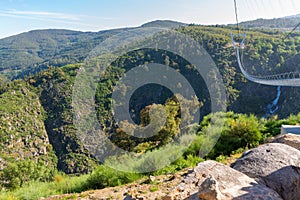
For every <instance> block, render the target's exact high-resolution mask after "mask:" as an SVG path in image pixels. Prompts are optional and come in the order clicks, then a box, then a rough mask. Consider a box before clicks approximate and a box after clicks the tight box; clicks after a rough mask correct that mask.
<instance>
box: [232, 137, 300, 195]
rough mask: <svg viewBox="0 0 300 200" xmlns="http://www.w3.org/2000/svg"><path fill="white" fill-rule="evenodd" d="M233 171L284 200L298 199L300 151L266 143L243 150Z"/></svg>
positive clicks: (299, 188) (234, 164)
mask: <svg viewBox="0 0 300 200" xmlns="http://www.w3.org/2000/svg"><path fill="white" fill-rule="evenodd" d="M231 167H233V168H234V169H236V170H238V171H240V172H242V173H244V174H246V175H248V176H249V177H251V178H254V179H255V180H256V181H257V182H258V183H260V184H264V185H266V186H267V187H270V188H272V189H273V190H275V191H276V192H277V193H278V194H279V195H280V196H281V197H282V198H283V199H285V200H299V199H300V151H298V150H297V149H295V148H293V147H290V146H288V145H285V144H280V143H270V144H265V145H261V146H259V147H257V148H255V149H252V150H250V151H247V152H245V153H244V154H243V156H242V157H241V158H239V159H238V160H237V161H236V162H235V163H233V164H232V165H231Z"/></svg>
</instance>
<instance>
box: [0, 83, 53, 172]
mask: <svg viewBox="0 0 300 200" xmlns="http://www.w3.org/2000/svg"><path fill="white" fill-rule="evenodd" d="M27 158H29V159H35V160H36V161H38V160H43V161H45V162H46V163H47V165H48V166H51V167H52V168H54V167H55V166H56V156H55V154H54V152H53V150H52V146H51V144H50V143H49V139H48V135H47V132H46V129H45V126H44V111H43V107H42V106H41V104H40V102H39V98H38V96H37V95H36V94H35V93H34V92H32V88H31V87H30V86H29V85H27V84H26V83H24V82H23V81H17V82H14V83H11V84H8V85H6V86H3V87H1V91H0V169H1V168H4V166H5V165H6V163H7V162H9V161H10V160H24V159H27Z"/></svg>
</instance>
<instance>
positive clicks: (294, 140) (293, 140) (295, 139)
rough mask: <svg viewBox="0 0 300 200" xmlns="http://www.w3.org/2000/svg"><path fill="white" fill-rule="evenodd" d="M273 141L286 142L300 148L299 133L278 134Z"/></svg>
mask: <svg viewBox="0 0 300 200" xmlns="http://www.w3.org/2000/svg"><path fill="white" fill-rule="evenodd" d="M273 142H274V143H281V144H286V145H288V146H291V147H294V148H295V149H298V150H300V135H296V134H290V133H289V134H284V135H279V136H278V137H276V138H275V139H274V140H273Z"/></svg>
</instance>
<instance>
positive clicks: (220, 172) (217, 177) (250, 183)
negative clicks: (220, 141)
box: [163, 161, 282, 200]
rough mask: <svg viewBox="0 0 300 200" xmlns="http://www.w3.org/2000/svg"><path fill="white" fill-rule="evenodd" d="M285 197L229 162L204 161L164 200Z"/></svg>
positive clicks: (237, 199)
mask: <svg viewBox="0 0 300 200" xmlns="http://www.w3.org/2000/svg"><path fill="white" fill-rule="evenodd" d="M266 198H268V199H270V200H271V199H274V200H275V199H278V200H279V199H282V198H281V197H280V196H279V195H278V194H277V193H276V192H275V191H274V190H272V189H270V188H268V187H266V186H265V185H263V184H259V183H258V182H256V181H255V180H254V179H252V178H250V177H248V176H246V175H245V174H243V173H241V172H239V171H236V170H234V169H232V168H230V167H229V166H226V165H224V164H221V163H218V162H215V161H206V162H203V163H200V164H199V165H198V166H197V167H196V168H195V169H194V170H193V171H192V172H191V173H189V174H188V175H187V177H186V178H184V179H183V181H182V182H181V183H180V184H179V185H178V186H177V187H176V188H175V189H174V190H173V191H172V192H171V193H170V194H169V195H168V196H166V197H164V198H163V199H164V200H175V199H176V200H181V199H189V200H192V199H203V200H227V199H228V200H229V199H235V200H239V199H240V200H242V199H243V200H245V199H249V200H250V199H251V200H252V199H266Z"/></svg>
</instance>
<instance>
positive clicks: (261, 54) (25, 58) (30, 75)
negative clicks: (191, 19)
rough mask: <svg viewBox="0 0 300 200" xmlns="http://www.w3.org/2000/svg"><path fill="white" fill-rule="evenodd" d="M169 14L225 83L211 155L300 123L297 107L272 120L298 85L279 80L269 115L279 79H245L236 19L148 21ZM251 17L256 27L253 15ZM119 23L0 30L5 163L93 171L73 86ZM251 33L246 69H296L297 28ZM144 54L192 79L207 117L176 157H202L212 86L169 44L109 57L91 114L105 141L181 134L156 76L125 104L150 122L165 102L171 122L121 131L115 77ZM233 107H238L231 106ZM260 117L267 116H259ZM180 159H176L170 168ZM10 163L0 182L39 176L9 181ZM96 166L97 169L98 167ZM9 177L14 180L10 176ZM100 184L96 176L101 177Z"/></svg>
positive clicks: (136, 143) (0, 135) (150, 146)
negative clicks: (1, 33) (97, 27)
mask: <svg viewBox="0 0 300 200" xmlns="http://www.w3.org/2000/svg"><path fill="white" fill-rule="evenodd" d="M249 23H250V22H249ZM251 23H252V22H251ZM276 23H279V21H277V22H276ZM165 24H167V25H168V26H171V27H174V25H176V26H177V25H178V26H177V28H176V30H177V31H179V32H181V33H184V34H186V35H187V36H190V37H192V38H193V39H194V40H195V41H197V42H198V43H199V45H201V46H203V47H204V49H205V50H206V51H207V52H208V53H209V55H210V56H211V57H212V59H213V61H214V62H215V64H216V65H217V67H218V69H219V71H220V73H221V76H222V81H223V82H224V85H225V90H226V97H227V102H226V105H227V111H229V112H228V113H226V114H220V113H219V114H217V115H219V117H220V118H226V123H225V126H226V129H224V130H223V131H222V134H221V139H220V142H219V143H218V144H217V145H216V147H215V148H214V150H213V151H212V152H210V154H209V155H208V156H209V158H213V159H216V158H218V157H219V156H222V155H226V156H229V155H230V154H231V153H232V152H233V151H236V150H238V149H239V148H248V147H251V146H256V145H258V144H259V143H261V142H262V141H263V139H265V138H266V137H268V136H270V135H276V134H278V133H279V129H278V127H279V126H280V124H281V123H284V122H287V123H290V124H296V123H299V116H297V117H296V116H293V117H291V118H290V119H289V120H286V121H284V120H283V121H279V122H278V123H277V121H276V120H275V119H277V118H285V117H288V116H290V115H291V114H298V113H299V112H300V100H299V99H298V98H296V97H297V96H298V95H299V94H300V89H298V88H292V87H286V88H281V97H280V99H279V102H278V105H276V106H278V110H277V111H276V112H275V115H269V113H268V109H269V108H268V104H270V103H271V102H272V101H273V100H274V99H275V97H276V95H277V88H276V87H270V86H263V85H258V84H255V83H252V82H248V81H247V80H245V78H244V77H243V75H242V74H241V72H240V69H239V68H238V67H237V60H236V57H235V54H234V50H233V48H232V43H231V38H230V33H231V32H236V30H234V28H232V27H231V26H201V25H189V26H183V24H181V23H178V24H177V23H174V22H163V21H158V22H155V23H149V24H146V25H144V26H145V27H148V26H164V25H165ZM254 26H256V27H258V26H257V25H255V23H254ZM279 28H281V27H279ZM121 31H123V30H122V29H119V30H112V31H102V32H98V33H82V32H74V31H67V30H43V31H32V32H28V33H24V34H20V35H17V36H13V37H9V38H6V39H3V40H0V57H1V58H2V59H1V61H0V67H1V77H0V83H1V85H0V119H1V120H0V140H1V143H0V147H1V148H0V168H1V169H5V168H7V169H10V168H9V167H11V168H14V169H15V168H17V166H23V165H26V166H31V165H33V163H30V161H28V159H31V160H34V161H36V162H37V163H39V165H38V167H37V168H36V172H37V171H39V172H43V170H46V169H47V170H48V171H47V170H46V172H47V173H45V174H46V175H47V176H45V177H43V178H42V179H41V180H47V179H49V177H51V174H52V173H54V172H55V170H56V169H58V170H60V171H63V172H65V173H67V174H84V173H90V172H91V171H92V170H94V169H95V168H96V167H97V166H98V165H99V162H98V161H97V159H95V157H94V155H92V154H91V153H90V152H88V150H87V148H86V147H85V146H84V145H83V143H82V141H80V139H79V138H78V135H76V131H77V130H76V126H75V125H74V124H73V117H74V116H73V108H72V92H73V86H74V82H75V79H76V75H77V73H78V70H79V69H80V67H81V63H82V61H83V60H84V59H85V57H86V56H87V55H88V53H89V52H90V51H91V50H92V49H93V48H94V47H96V46H97V45H98V44H100V43H101V41H103V40H104V39H106V38H107V37H109V36H111V35H113V34H117V33H119V32H121ZM247 35H248V37H247V42H246V46H245V48H244V61H245V62H246V63H247V69H246V70H248V71H249V73H252V74H255V75H264V74H270V73H271V74H276V73H281V72H288V71H291V70H296V69H297V68H298V67H299V66H298V65H299V62H298V60H297V55H298V54H299V52H300V34H299V33H298V32H295V33H294V35H293V37H291V38H286V39H282V34H281V33H280V32H277V31H270V30H261V31H259V30H249V31H248V33H247ZM184 45H186V44H183V47H185V46H184ZM147 63H159V64H162V65H168V66H169V67H171V68H173V69H175V70H176V71H177V72H180V73H181V74H182V75H183V76H184V77H185V78H186V79H187V80H188V81H189V82H190V84H191V85H192V87H193V88H194V90H195V93H196V95H197V97H198V99H196V101H197V106H199V109H200V111H201V112H200V113H201V119H204V120H203V121H202V122H200V121H199V123H200V125H198V126H196V128H195V130H196V132H197V133H198V136H199V137H197V139H196V141H195V143H193V145H192V146H191V147H190V148H189V151H188V152H187V154H186V155H184V156H183V157H182V159H187V160H188V161H182V160H181V161H180V162H192V163H195V162H197V161H199V158H195V157H196V154H197V151H198V150H199V145H200V146H201V144H202V143H203V141H204V136H203V132H202V130H203V129H204V128H207V126H208V124H209V123H210V119H211V116H212V115H210V112H211V110H210V103H211V99H210V96H209V93H208V90H207V87H208V86H206V85H205V82H204V80H203V78H202V77H201V75H200V74H199V73H197V72H195V70H194V69H193V67H192V66H191V65H190V63H189V62H188V61H187V60H185V59H184V58H181V57H180V56H178V55H175V54H174V53H172V52H168V51H164V50H158V49H141V50H138V51H133V52H128V53H127V54H126V55H122V56H121V57H120V58H118V59H117V60H116V61H114V62H113V63H112V65H111V66H110V67H109V68H108V69H107V70H106V71H105V73H104V72H103V74H104V76H102V78H101V79H100V80H99V83H98V85H97V89H96V94H95V101H96V107H95V109H96V112H97V120H98V121H99V123H100V125H101V126H102V128H103V130H104V131H105V134H106V135H107V137H108V138H109V140H110V141H112V142H113V143H114V144H116V145H117V146H119V147H121V148H123V149H124V150H127V151H131V152H135V153H140V154H143V153H145V152H149V151H153V150H155V149H156V148H158V147H161V146H164V145H165V144H167V143H168V142H169V141H170V140H172V139H173V138H174V137H176V136H177V135H178V128H179V126H180V122H181V111H180V106H179V105H178V99H176V98H175V97H174V94H172V92H170V91H169V90H168V89H167V88H165V87H163V86H160V85H156V84H148V85H145V86H143V87H141V88H139V89H138V90H137V91H136V92H135V93H134V94H133V97H132V98H131V101H130V105H129V106H130V109H131V114H132V118H133V120H134V121H135V122H136V123H138V124H140V125H141V126H146V125H147V124H149V110H150V109H151V107H155V106H157V105H158V104H162V105H163V106H164V108H165V109H166V111H167V119H168V121H167V122H168V123H167V124H166V125H165V126H163V127H162V130H161V131H160V132H159V134H157V135H155V136H153V137H151V138H146V139H140V138H136V137H133V136H130V135H127V134H126V133H124V132H123V131H122V130H121V129H120V128H119V127H118V125H117V124H116V123H115V122H114V120H113V117H112V110H111V95H112V92H113V88H114V86H115V85H116V83H117V82H118V81H119V80H120V78H121V77H122V75H124V73H125V72H128V71H129V70H130V69H132V68H133V67H135V66H138V65H141V64H147ZM25 75H26V76H25ZM95 76H97V75H95ZM16 77H22V79H18V80H13V81H12V82H9V81H8V80H7V79H8V78H16ZM216 81H217V80H216ZM231 111H233V112H236V113H242V114H234V113H233V112H231ZM207 115H208V116H207ZM205 116H207V117H205ZM263 117H264V119H261V118H263ZM267 118H269V119H267ZM241 124H247V126H246V127H242V128H241V129H239V128H240V126H239V125H241ZM243 128H245V129H243ZM275 128H276V129H275ZM236 133H241V134H236ZM245 133H251V135H250V137H249V138H247V136H246V135H245ZM229 136H230V137H229ZM231 136H232V137H231ZM228 138H231V139H232V140H228ZM229 147H230V148H229ZM193 156H194V157H193ZM189 159H190V160H189ZM15 160H17V161H18V162H17V161H15ZM24 163H25V164H24ZM144 163H147V162H146V161H145V162H144ZM137 165H138V164H137ZM178 165H180V164H178ZM182 166H188V164H186V163H184V164H182ZM137 167H139V166H137ZM176 167H177V164H176ZM176 167H175V168H176ZM28 168H30V167H28ZM179 168H180V167H177V168H176V170H177V169H179ZM168 170H169V169H168ZM9 172H11V171H9V170H8V171H7V173H6V172H5V173H0V178H1V179H2V182H1V181H0V184H2V185H4V186H5V187H18V186H22V183H23V182H24V181H25V182H26V181H28V180H38V179H39V178H38V177H35V176H33V175H32V176H31V175H30V176H29V177H27V178H26V180H17V181H16V183H14V182H13V183H11V182H9V181H7V177H9V176H10V175H11V174H10V173H9ZM105 172H106V173H108V174H109V173H113V172H111V171H105ZM24 173H25V174H30V173H29V172H24ZM98 173H99V174H101V173H102V171H101V170H100V172H98ZM5 177H6V179H5ZM102 178H103V177H102ZM125 182H126V181H125ZM7 183H9V184H12V185H11V186H7ZM5 184H6V185H5ZM97 184H100V183H98V182H97ZM105 184H106V183H105ZM100 185H101V184H100ZM108 185H109V184H108ZM105 186H107V185H101V187H105Z"/></svg>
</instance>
